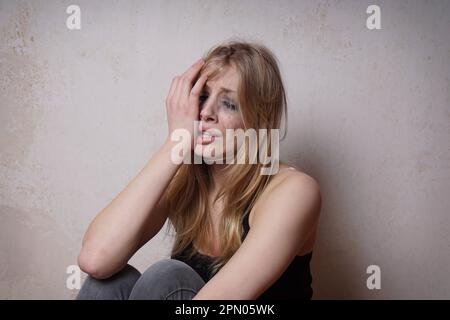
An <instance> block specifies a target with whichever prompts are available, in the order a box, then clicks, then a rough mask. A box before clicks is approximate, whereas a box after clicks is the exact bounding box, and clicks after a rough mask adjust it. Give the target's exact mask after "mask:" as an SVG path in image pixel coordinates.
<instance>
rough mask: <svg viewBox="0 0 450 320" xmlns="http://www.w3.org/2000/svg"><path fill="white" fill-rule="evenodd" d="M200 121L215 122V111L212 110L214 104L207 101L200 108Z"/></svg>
mask: <svg viewBox="0 0 450 320" xmlns="http://www.w3.org/2000/svg"><path fill="white" fill-rule="evenodd" d="M200 120H201V121H205V122H206V121H212V122H215V121H216V120H217V115H216V111H215V108H214V102H213V101H211V100H210V99H208V101H205V102H204V103H203V105H202V106H201V111H200Z"/></svg>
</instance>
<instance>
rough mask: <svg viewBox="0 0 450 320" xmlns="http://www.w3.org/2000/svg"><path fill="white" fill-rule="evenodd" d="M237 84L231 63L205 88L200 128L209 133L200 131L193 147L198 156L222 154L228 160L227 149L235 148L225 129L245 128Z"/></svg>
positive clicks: (235, 71)
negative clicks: (226, 156) (227, 138)
mask: <svg viewBox="0 0 450 320" xmlns="http://www.w3.org/2000/svg"><path fill="white" fill-rule="evenodd" d="M205 72H206V73H207V74H208V73H209V72H208V71H206V70H205ZM238 84H239V76H238V73H237V70H236V68H235V67H234V66H230V67H228V68H227V69H226V70H225V71H224V72H223V73H222V74H220V75H218V76H217V77H216V78H214V79H211V80H208V81H207V82H206V84H205V86H204V87H203V91H202V93H201V95H200V130H203V131H208V132H206V133H204V134H201V131H200V132H199V136H198V137H197V140H196V146H195V148H194V152H195V153H196V154H197V155H199V156H203V157H204V158H205V159H218V158H222V157H223V159H224V160H225V155H226V152H227V150H228V149H233V139H231V140H230V141H229V142H228V143H227V141H226V129H239V128H241V129H243V128H244V122H243V119H242V115H241V112H240V105H239V101H238V96H237V89H238ZM208 133H211V134H212V135H213V136H209V135H208ZM236 147H237V146H235V148H234V149H235V150H236ZM224 163H225V161H224Z"/></svg>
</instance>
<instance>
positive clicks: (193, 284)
mask: <svg viewBox="0 0 450 320" xmlns="http://www.w3.org/2000/svg"><path fill="white" fill-rule="evenodd" d="M204 284H205V283H204V281H203V279H202V278H201V277H200V275H199V274H198V273H197V272H196V271H195V270H194V269H192V268H191V267H190V266H189V265H187V264H186V263H184V262H182V261H179V260H176V259H162V260H159V261H157V262H155V263H154V264H152V265H151V266H150V267H149V268H147V270H146V271H145V272H144V273H143V274H142V276H141V277H140V278H139V280H138V281H137V282H136V285H135V287H134V288H133V292H132V293H131V296H130V297H131V299H133V298H136V299H142V298H144V296H145V298H147V299H165V297H166V296H167V294H169V293H170V292H172V291H173V290H178V289H180V288H187V289H188V290H191V291H192V292H193V293H195V292H197V291H198V290H200V288H201V287H202V286H203V285H204Z"/></svg>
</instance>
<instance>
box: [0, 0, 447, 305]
mask: <svg viewBox="0 0 450 320" xmlns="http://www.w3.org/2000/svg"><path fill="white" fill-rule="evenodd" d="M374 2H375V1H374ZM70 4H77V5H79V6H80V7H81V23H82V25H81V26H82V28H81V30H69V29H67V28H66V25H65V22H66V18H67V17H68V14H66V8H67V6H69V5H70ZM370 4H378V5H379V6H380V7H381V23H382V29H381V30H368V29H367V28H366V18H367V17H368V14H367V13H366V8H367V7H368V6H369V5H370ZM449 30H450V2H449V1H445V0H443V1H376V3H373V2H372V1H359V0H355V1H206V0H204V1H199V0H198V1H74V2H72V1H12V0H1V1H0V72H1V73H0V148H1V149H0V150H1V153H0V164H1V168H0V298H4V299H5V298H6V299H17V298H31V299H36V298H50V299H70V298H73V297H74V296H75V295H76V293H77V291H76V290H69V289H67V288H66V278H67V276H68V275H67V274H66V268H67V266H69V265H72V264H76V257H77V254H78V251H79V249H80V243H81V238H82V236H83V233H84V231H85V229H86V227H87V225H88V223H89V222H90V221H91V219H92V218H93V217H94V216H95V214H97V213H98V212H99V211H100V210H101V209H102V208H104V207H105V206H106V205H107V204H108V203H109V202H110V201H111V200H112V198H113V197H114V196H115V195H116V194H117V193H118V192H119V191H120V190H122V189H123V187H124V186H125V185H126V184H127V183H128V182H129V181H130V179H132V178H133V177H134V176H135V175H136V174H137V172H138V171H139V170H140V169H141V168H142V166H143V165H144V164H145V163H146V162H147V161H148V159H149V157H150V156H151V155H152V153H153V152H154V151H155V150H156V148H158V147H159V145H160V144H161V142H162V141H163V140H164V137H165V134H166V130H167V127H166V123H165V121H166V120H165V117H166V115H165V107H164V99H165V97H166V95H167V92H168V89H169V85H170V81H171V79H172V77H173V76H175V75H176V74H178V73H181V72H182V71H183V70H184V69H185V68H186V67H187V66H189V65H190V64H191V63H192V62H193V61H195V60H196V59H198V58H199V57H200V56H201V54H202V53H203V52H204V51H205V50H207V49H208V48H209V47H210V46H212V45H214V44H215V43H217V42H218V41H221V40H224V39H226V38H229V37H232V36H238V37H242V38H246V39H248V40H258V41H259V40H260V41H262V42H263V43H265V44H266V45H267V46H269V47H270V48H272V49H273V50H274V52H275V53H276V54H277V56H278V58H279V60H280V61H281V69H282V72H283V75H284V78H285V83H286V89H287V94H288V99H289V101H288V102H289V117H290V118H289V131H288V136H287V139H286V140H285V142H283V144H282V157H283V158H284V159H285V160H286V161H290V162H291V163H293V164H295V165H298V166H300V167H302V168H303V169H304V170H305V171H306V172H307V173H309V174H310V175H312V176H314V177H315V178H316V179H317V180H318V181H319V183H320V184H321V187H322V193H323V197H324V202H323V210H322V220H321V225H320V229H319V237H318V241H317V245H316V247H315V253H314V256H313V261H312V271H313V279H314V280H313V286H314V291H315V294H314V298H315V299H323V298H332V299H333V298H351V299H379V298H384V299H391V298H413V299H415V298H425V299H429V298H437V299H440V298H447V299H448V298H450V277H449V275H448V270H449V269H450V254H449V251H450V217H449V211H450V197H449V195H450V194H449V190H450V147H449V146H450V143H449V141H450V126H449V124H450V101H449V100H450V99H449V97H450V80H449V77H450V58H449V57H450V37H449ZM170 244H171V239H170V238H164V237H163V232H160V234H159V235H158V237H157V238H155V239H153V240H151V241H150V242H149V243H148V244H147V245H146V246H145V247H144V248H143V249H142V250H141V251H139V252H138V254H137V255H136V256H135V257H133V258H132V260H131V263H132V264H134V265H135V266H137V267H138V268H139V269H140V270H141V271H143V270H144V269H145V267H146V266H148V265H149V264H151V263H153V262H155V261H156V260H158V259H160V258H163V257H166V256H167V255H168V250H169V248H170ZM111 245H114V244H111ZM372 264H375V265H378V266H380V268H381V286H382V287H381V290H369V289H368V288H367V287H366V279H367V277H368V276H369V275H368V274H367V273H366V268H367V267H368V266H369V265H372ZM83 277H84V275H83Z"/></svg>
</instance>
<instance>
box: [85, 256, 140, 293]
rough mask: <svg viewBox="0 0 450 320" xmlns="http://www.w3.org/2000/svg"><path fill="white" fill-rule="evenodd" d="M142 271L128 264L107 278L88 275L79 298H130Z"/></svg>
mask: <svg viewBox="0 0 450 320" xmlns="http://www.w3.org/2000/svg"><path fill="white" fill-rule="evenodd" d="M140 276H141V273H140V272H139V271H138V270H137V269H136V268H134V267H133V266H131V265H129V264H127V265H126V266H125V267H124V268H123V269H122V270H120V271H119V272H117V273H115V274H114V275H112V276H111V277H109V278H107V279H95V278H93V277H91V276H87V278H86V280H85V281H84V283H83V286H82V287H81V289H80V292H79V293H78V296H77V300H90V299H124V300H125V299H128V296H129V295H130V293H131V290H132V289H133V286H134V285H135V283H136V281H137V280H138V279H139V277H140Z"/></svg>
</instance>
